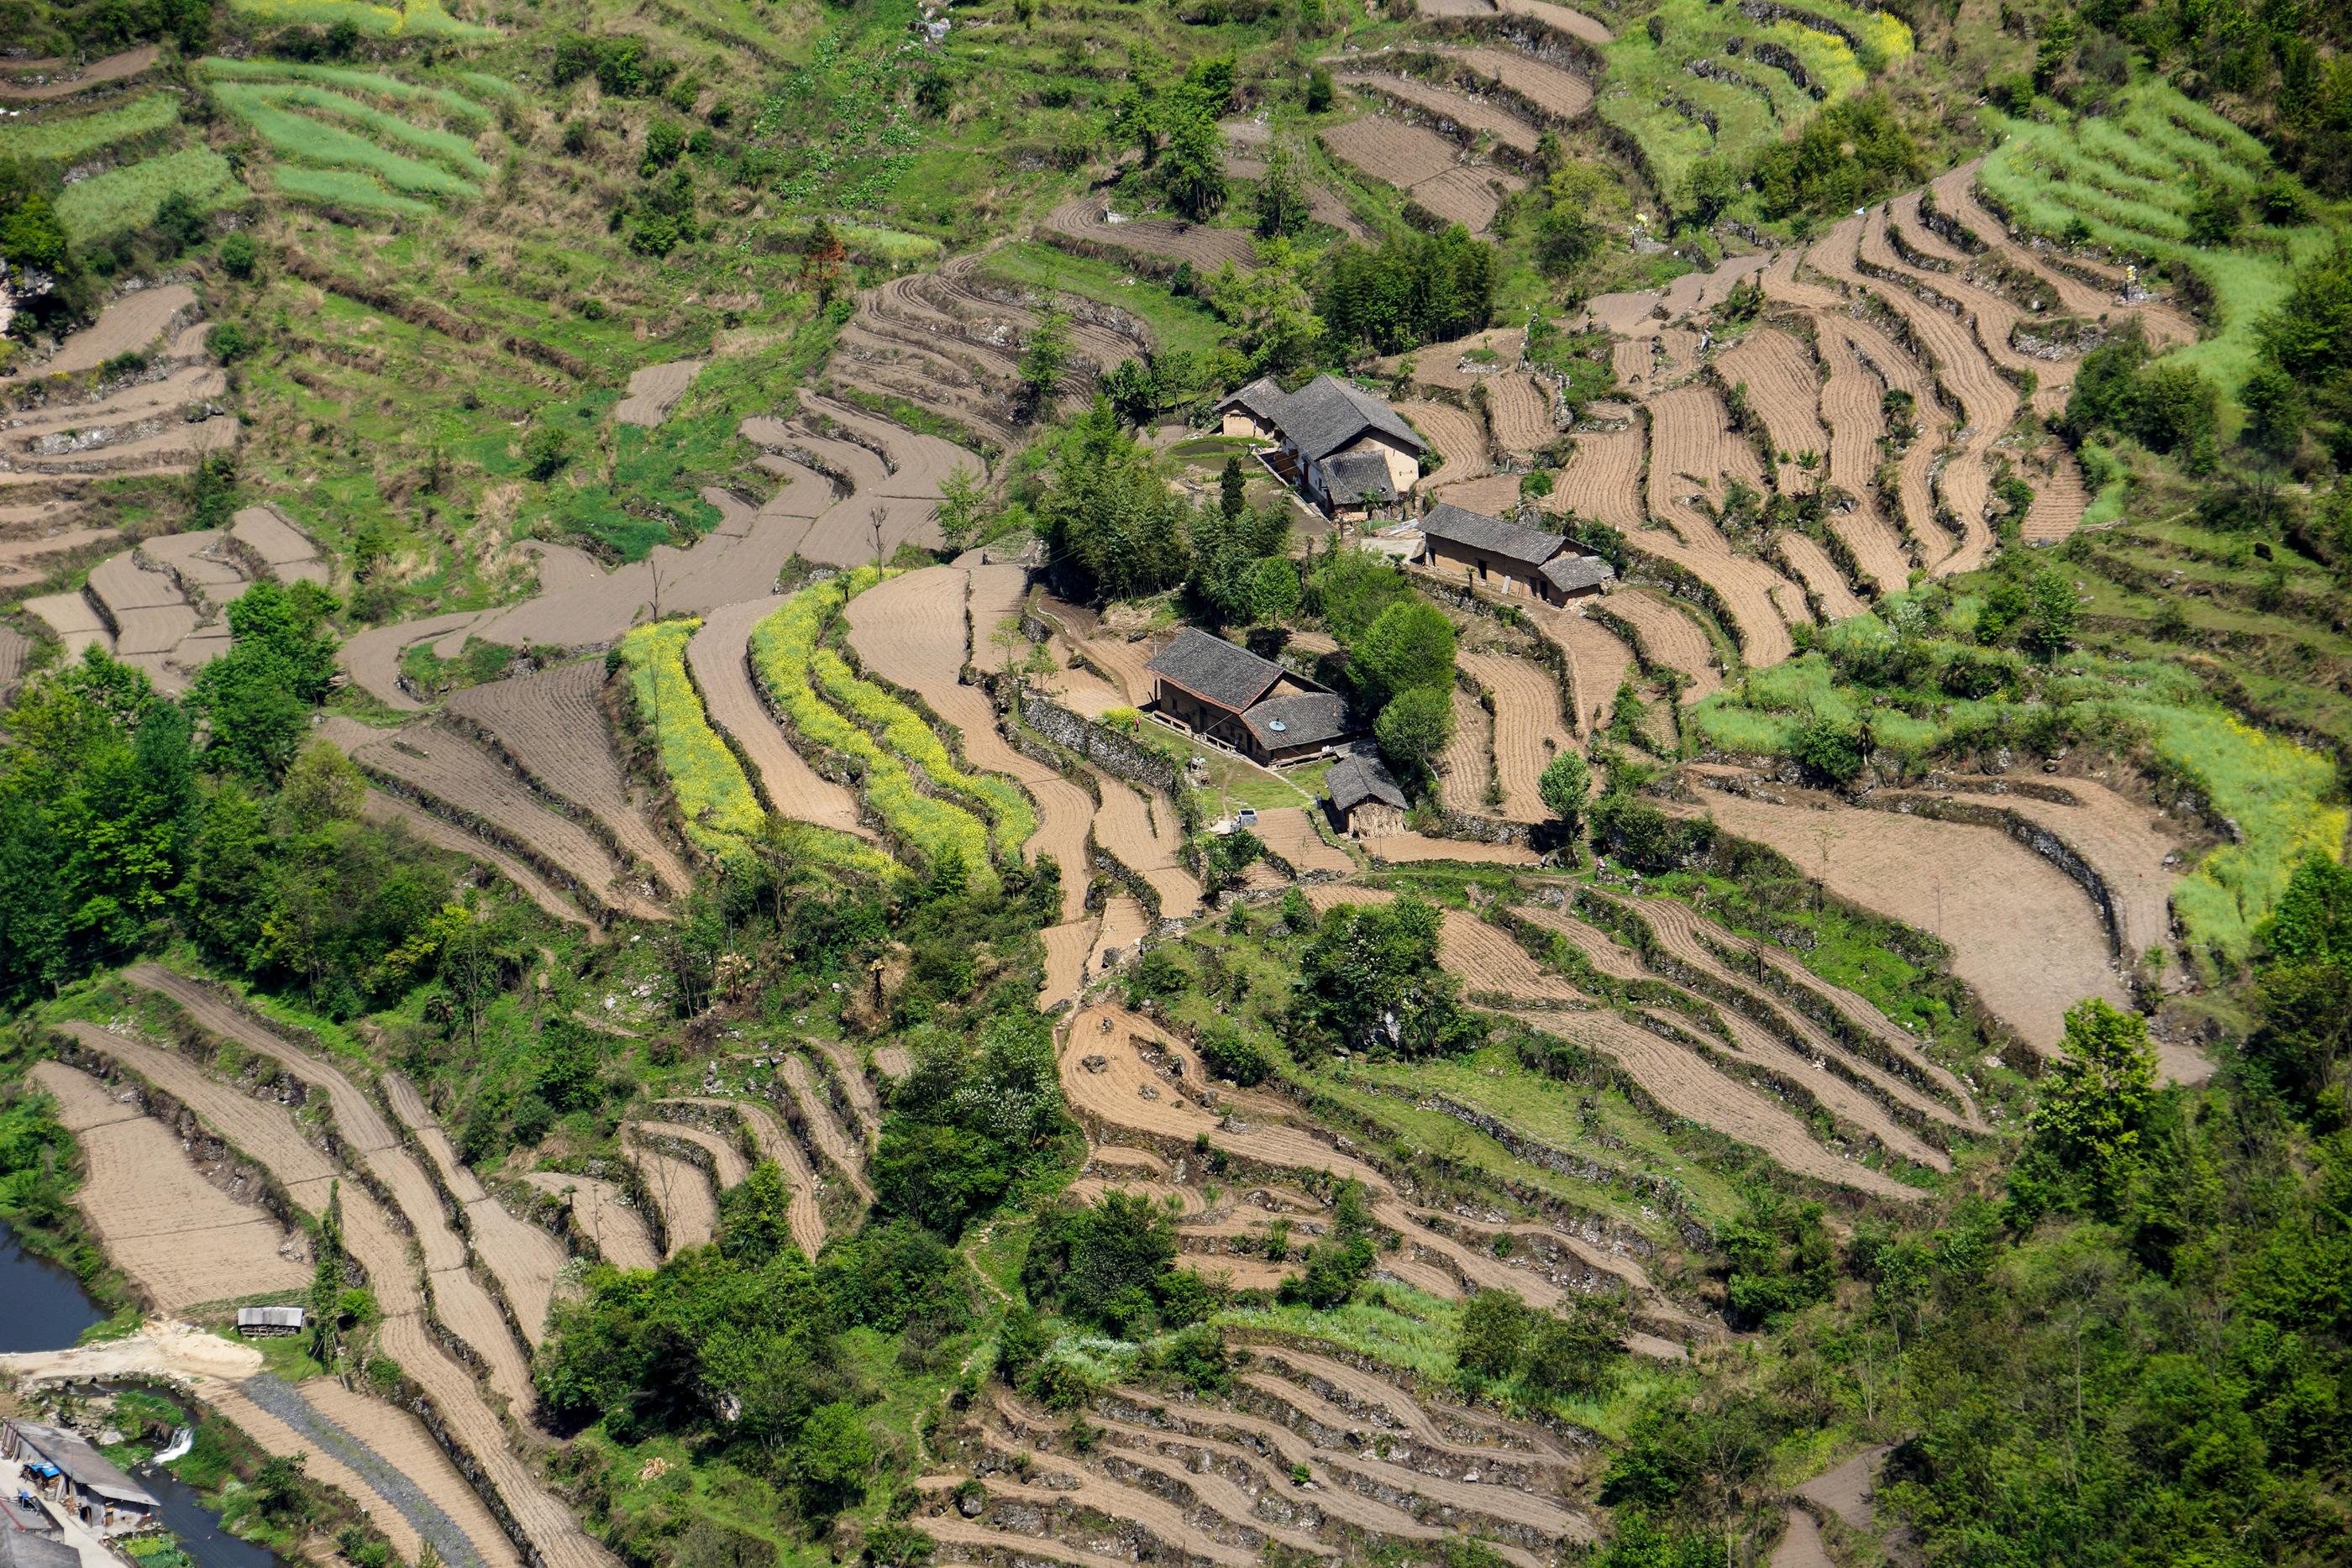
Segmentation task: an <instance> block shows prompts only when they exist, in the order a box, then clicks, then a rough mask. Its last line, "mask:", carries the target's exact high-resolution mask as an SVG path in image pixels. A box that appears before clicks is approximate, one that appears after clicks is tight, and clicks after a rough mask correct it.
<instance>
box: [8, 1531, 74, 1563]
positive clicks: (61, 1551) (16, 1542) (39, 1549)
mask: <svg viewBox="0 0 2352 1568" xmlns="http://www.w3.org/2000/svg"><path fill="white" fill-rule="evenodd" d="M0 1568H81V1553H80V1552H77V1551H75V1550H74V1549H73V1548H72V1547H70V1546H68V1545H67V1544H66V1543H65V1542H62V1541H52V1540H51V1539H49V1537H47V1536H46V1535H35V1534H34V1533H33V1532H32V1531H29V1530H10V1529H6V1528H0Z"/></svg>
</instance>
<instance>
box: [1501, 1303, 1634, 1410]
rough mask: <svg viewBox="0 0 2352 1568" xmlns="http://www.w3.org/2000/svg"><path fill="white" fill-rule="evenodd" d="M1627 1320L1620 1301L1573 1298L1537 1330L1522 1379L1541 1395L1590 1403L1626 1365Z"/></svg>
mask: <svg viewBox="0 0 2352 1568" xmlns="http://www.w3.org/2000/svg"><path fill="white" fill-rule="evenodd" d="M1626 1319H1627V1314H1626V1311H1625V1303H1624V1302H1623V1301H1622V1300H1620V1299H1619V1298H1618V1297H1616V1296H1614V1295H1602V1294H1583V1293H1578V1294H1572V1295H1570V1297H1569V1298H1568V1299H1567V1300H1566V1301H1562V1302H1561V1303H1560V1306H1559V1315H1558V1316H1557V1317H1552V1318H1548V1319H1545V1320H1543V1321H1542V1322H1539V1323H1538V1325H1537V1328H1536V1332H1535V1334H1534V1336H1533V1338H1532V1339H1531V1340H1530V1342H1529V1343H1528V1354H1527V1364H1526V1366H1525V1367H1524V1368H1523V1369H1522V1371H1521V1372H1520V1378H1521V1380H1522V1381H1523V1382H1525V1383H1526V1384H1527V1385H1528V1387H1530V1388H1532V1389H1534V1390H1536V1391H1537V1392H1538V1393H1540V1394H1550V1395H1556V1396H1557V1395H1572V1396H1580V1397H1589V1396H1592V1395H1596V1394H1600V1393H1601V1392H1603V1391H1605V1390H1606V1389H1607V1388H1608V1387H1609V1385H1610V1384H1611V1383H1612V1381H1613V1380H1614V1377H1615V1375H1616V1373H1617V1371H1618V1369H1619V1368H1620V1367H1621V1366H1622V1364H1623V1357H1624V1354H1625V1330H1626Z"/></svg>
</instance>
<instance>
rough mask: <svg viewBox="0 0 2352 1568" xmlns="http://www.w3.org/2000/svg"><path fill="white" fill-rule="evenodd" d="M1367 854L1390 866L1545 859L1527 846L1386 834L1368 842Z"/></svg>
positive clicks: (1523, 863)
mask: <svg viewBox="0 0 2352 1568" xmlns="http://www.w3.org/2000/svg"><path fill="white" fill-rule="evenodd" d="M1363 849H1364V852H1365V853H1366V854H1368V855H1370V857H1371V858H1372V859H1373V860H1374V861H1375V862H1380V863H1382V864H1388V865H1421V864H1424V863H1426V862H1431V861H1451V862H1456V863H1459V864H1463V865H1518V866H1529V865H1534V864H1536V863H1537V862H1539V861H1540V860H1542V858H1543V857H1542V856H1541V855H1538V853H1536V852H1535V851H1533V850H1531V849H1529V848H1528V847H1527V846H1526V845H1525V844H1508V843H1502V844H1486V843H1479V842H1477V841H1475V840H1471V839H1433V838H1430V837H1429V836H1427V835H1426V834H1423V833H1386V834H1383V835H1382V836H1381V837H1379V838H1376V839H1366V840H1365V841H1364V842H1363Z"/></svg>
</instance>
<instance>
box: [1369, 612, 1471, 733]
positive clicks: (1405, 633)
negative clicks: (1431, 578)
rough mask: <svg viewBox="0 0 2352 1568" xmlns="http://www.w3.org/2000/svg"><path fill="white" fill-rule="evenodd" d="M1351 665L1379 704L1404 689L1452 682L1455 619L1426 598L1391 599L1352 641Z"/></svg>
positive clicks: (1394, 696)
mask: <svg viewBox="0 0 2352 1568" xmlns="http://www.w3.org/2000/svg"><path fill="white" fill-rule="evenodd" d="M1348 671H1349V674H1350V675H1351V676H1352V677H1353V678H1354V680H1355V682H1356V687H1357V689H1358V690H1359V691H1360V692H1361V693H1362V694H1363V695H1364V698H1365V700H1366V701H1367V702H1368V703H1370V705H1371V706H1373V707H1374V708H1381V707H1384V706H1387V705H1388V704H1389V703H1390V702H1391V701H1393V700H1394V699H1395V698H1396V697H1397V696H1398V695H1400V694H1402V693H1404V692H1407V691H1411V690H1413V689H1415V688H1417V687H1436V688H1440V689H1443V688H1444V687H1447V686H1450V685H1452V684H1453V681H1454V623H1453V622H1451V621H1448V620H1447V619H1446V618H1445V612H1444V611H1442V610H1440V609H1438V608H1437V606H1435V605H1434V604H1432V603H1430V602H1428V601H1426V600H1423V599H1419V598H1414V599H1411V600H1404V601H1399V602H1397V603H1394V604H1391V605H1390V606H1389V607H1388V608H1387V609H1385V610H1383V611H1381V612H1380V616H1379V618H1378V619H1377V620H1375V621H1373V622H1372V623H1371V624H1370V626H1367V627H1366V628H1364V631H1363V633H1362V635H1361V636H1360V637H1358V638H1357V639H1356V640H1355V641H1354V642H1352V643H1349V648H1348ZM1448 711H1449V712H1450V711H1451V707H1450V706H1449V708H1448Z"/></svg>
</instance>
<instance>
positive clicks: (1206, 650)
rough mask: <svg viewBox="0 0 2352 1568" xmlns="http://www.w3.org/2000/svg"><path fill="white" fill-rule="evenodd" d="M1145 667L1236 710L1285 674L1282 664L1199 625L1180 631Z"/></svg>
mask: <svg viewBox="0 0 2352 1568" xmlns="http://www.w3.org/2000/svg"><path fill="white" fill-rule="evenodd" d="M1143 667H1144V668H1145V669H1147V670H1150V672H1151V673H1152V674H1155V675H1158V676H1160V678H1161V679H1163V680H1166V681H1169V682H1171V683H1173V684H1174V685H1180V686H1181V687H1183V688H1184V689H1185V690H1186V691H1188V692H1190V693H1192V695H1194V696H1196V697H1199V698H1200V699H1201V700H1202V701H1203V702H1210V703H1214V704H1216V705H1217V706H1219V707H1222V708H1231V709H1232V710H1233V711H1234V712H1235V713H1239V712H1241V711H1242V710H1243V709H1244V708H1245V707H1247V706H1250V704H1252V703H1254V702H1255V701H1257V699H1258V698H1260V697H1262V696H1264V695H1265V694H1266V690H1267V688H1269V687H1270V686H1272V685H1274V683H1275V682H1276V681H1278V680H1280V679H1281V678H1282V674H1283V670H1282V666H1281V665H1279V664H1274V663H1272V662H1271V661H1269V660H1265V659H1261V658H1259V657H1258V656H1257V655H1256V654H1255V653H1251V652H1250V651H1249V650H1248V649H1247V648H1241V647H1236V646H1234V644H1233V643H1228V642H1226V641H1225V640H1224V639H1223V637H1213V636H1211V635H1210V634H1209V633H1208V632H1203V631H1202V630H1201V629H1200V628H1198V627H1196V626H1187V627H1185V628H1184V630H1182V631H1181V632H1178V633H1176V640H1175V641H1174V642H1172V643H1169V644H1168V646H1166V647H1165V648H1162V649H1160V652H1159V653H1157V654H1156V655H1154V656H1153V658H1152V660H1151V662H1150V664H1146V665H1144V666H1143Z"/></svg>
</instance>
